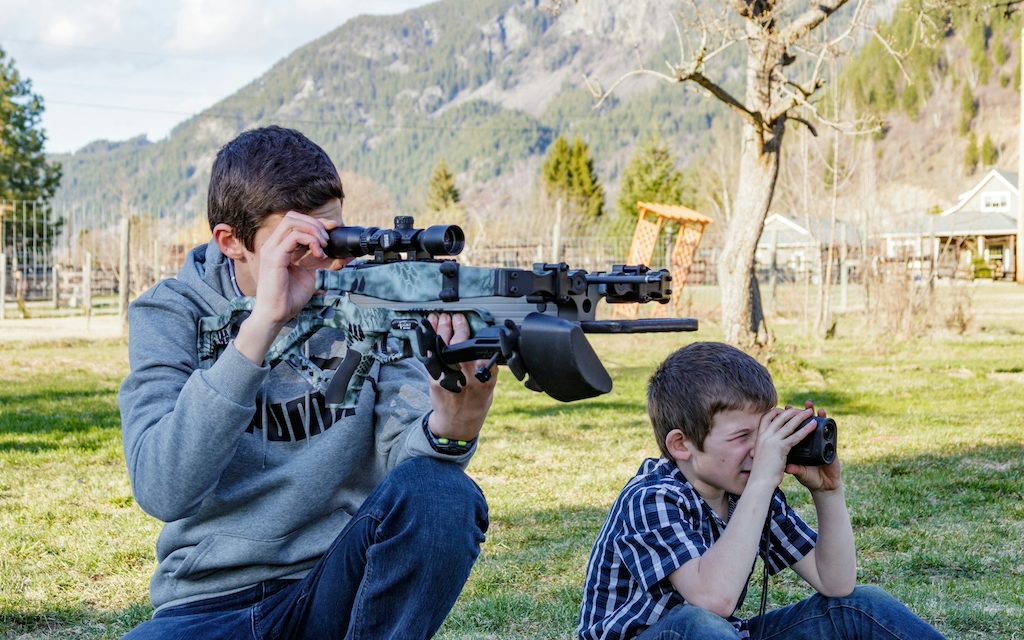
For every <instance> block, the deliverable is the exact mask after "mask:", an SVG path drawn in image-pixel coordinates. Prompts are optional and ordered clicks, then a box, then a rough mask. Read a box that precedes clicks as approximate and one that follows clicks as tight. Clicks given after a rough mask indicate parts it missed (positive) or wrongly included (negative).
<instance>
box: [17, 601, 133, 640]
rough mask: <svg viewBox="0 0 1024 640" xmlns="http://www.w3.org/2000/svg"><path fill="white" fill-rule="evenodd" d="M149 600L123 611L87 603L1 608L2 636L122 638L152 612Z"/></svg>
mask: <svg viewBox="0 0 1024 640" xmlns="http://www.w3.org/2000/svg"><path fill="white" fill-rule="evenodd" d="M152 612H153V609H152V607H150V605H149V602H148V601H142V602H138V603H136V604H133V605H131V606H130V607H128V608H127V609H124V610H122V611H113V612H112V611H100V610H97V609H94V608H91V607H87V606H84V605H83V606H58V607H50V608H48V609H46V610H43V611H32V612H22V611H16V610H12V609H9V608H4V609H0V638H2V639H3V640H15V639H17V640H29V639H32V640H35V639H37V638H38V639H42V638H78V639H82V640H85V639H96V640H99V639H100V638H118V637H120V636H122V635H124V634H125V633H128V631H130V630H131V629H132V628H134V627H136V626H138V625H139V624H142V623H143V622H145V621H146V620H148V619H149V617H150V615H152Z"/></svg>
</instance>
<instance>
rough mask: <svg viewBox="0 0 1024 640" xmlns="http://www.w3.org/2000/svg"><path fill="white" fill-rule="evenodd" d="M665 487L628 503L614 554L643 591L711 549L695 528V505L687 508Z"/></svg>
mask: <svg viewBox="0 0 1024 640" xmlns="http://www.w3.org/2000/svg"><path fill="white" fill-rule="evenodd" d="M679 500H680V498H679V496H678V495H672V494H670V493H669V492H668V491H666V489H665V488H664V487H651V488H649V489H646V490H641V491H639V492H638V493H637V494H635V495H634V496H632V497H631V498H630V499H629V500H628V501H627V503H626V505H625V509H624V513H623V519H624V526H623V528H622V533H621V534H620V535H618V536H616V537H615V540H614V546H615V553H616V555H618V556H619V558H620V559H621V561H622V564H623V565H625V567H626V568H627V569H628V570H629V572H630V574H631V575H632V576H633V578H634V579H635V580H636V581H637V582H638V583H640V585H641V586H642V587H643V588H644V590H646V591H648V592H653V590H654V587H655V586H656V585H657V584H658V583H659V582H661V581H662V580H664V579H665V578H667V577H668V576H669V575H670V574H671V573H672V572H673V571H675V570H676V569H678V568H679V567H681V566H683V565H684V564H686V563H687V562H689V561H690V560H693V559H694V558H699V557H700V556H701V555H703V554H704V552H706V551H707V550H708V546H709V545H708V544H707V542H706V541H705V540H704V538H703V536H701V533H700V528H699V525H698V526H696V527H695V526H694V524H693V523H694V522H698V523H699V518H697V519H695V518H694V515H695V514H694V513H693V511H694V509H695V508H696V505H687V504H685V501H683V502H678V501H679Z"/></svg>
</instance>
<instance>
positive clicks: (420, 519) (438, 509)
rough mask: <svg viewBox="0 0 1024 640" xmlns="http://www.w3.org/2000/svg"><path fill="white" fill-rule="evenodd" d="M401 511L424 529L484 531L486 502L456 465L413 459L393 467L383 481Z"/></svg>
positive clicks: (474, 484)
mask: <svg viewBox="0 0 1024 640" xmlns="http://www.w3.org/2000/svg"><path fill="white" fill-rule="evenodd" d="M385 482H387V483H388V484H389V492H390V493H392V494H393V496H394V500H395V501H396V502H397V503H401V504H402V505H403V507H402V511H403V512H404V513H405V515H406V516H407V517H408V518H410V519H411V520H415V521H416V522H417V525H418V526H419V527H422V528H424V530H425V531H426V530H432V531H439V532H443V531H446V530H451V529H461V528H465V527H467V526H475V527H476V528H478V529H479V530H480V532H481V533H483V532H485V531H486V530H487V526H488V518H487V501H486V500H485V499H484V494H483V492H482V491H481V490H480V487H478V486H477V484H476V483H475V482H473V480H472V479H471V478H470V477H469V476H467V475H466V472H465V471H463V470H462V468H461V467H459V466H458V465H456V464H454V463H451V462H445V461H442V460H436V459H434V458H413V459H411V460H407V461H405V462H403V463H402V464H400V465H398V466H397V467H395V468H394V469H393V470H392V471H391V473H390V474H388V477H387V479H386V480H385Z"/></svg>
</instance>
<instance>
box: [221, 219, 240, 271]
mask: <svg viewBox="0 0 1024 640" xmlns="http://www.w3.org/2000/svg"><path fill="white" fill-rule="evenodd" d="M213 240H214V242H216V243H217V246H218V247H219V248H220V252H221V253H223V254H224V255H225V256H227V257H228V258H231V259H232V260H235V261H238V262H245V243H243V242H242V239H241V238H239V237H238V236H237V235H235V229H234V227H232V226H231V225H229V224H226V223H224V222H221V223H220V224H218V225H217V226H215V227H214V228H213Z"/></svg>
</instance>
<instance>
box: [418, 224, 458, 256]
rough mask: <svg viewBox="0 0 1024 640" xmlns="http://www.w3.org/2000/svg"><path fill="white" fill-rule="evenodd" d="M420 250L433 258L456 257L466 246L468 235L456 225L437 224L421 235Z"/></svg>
mask: <svg viewBox="0 0 1024 640" xmlns="http://www.w3.org/2000/svg"><path fill="white" fill-rule="evenodd" d="M418 244H419V249H420V250H422V251H426V252H427V253H429V254H430V255H432V256H455V255H458V254H460V253H462V250H463V249H464V248H465V246H466V235H465V234H464V233H463V232H462V227H460V226H459V225H456V224H436V225H434V226H432V227H427V228H426V229H424V230H423V232H422V233H420V235H419V242H418Z"/></svg>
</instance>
